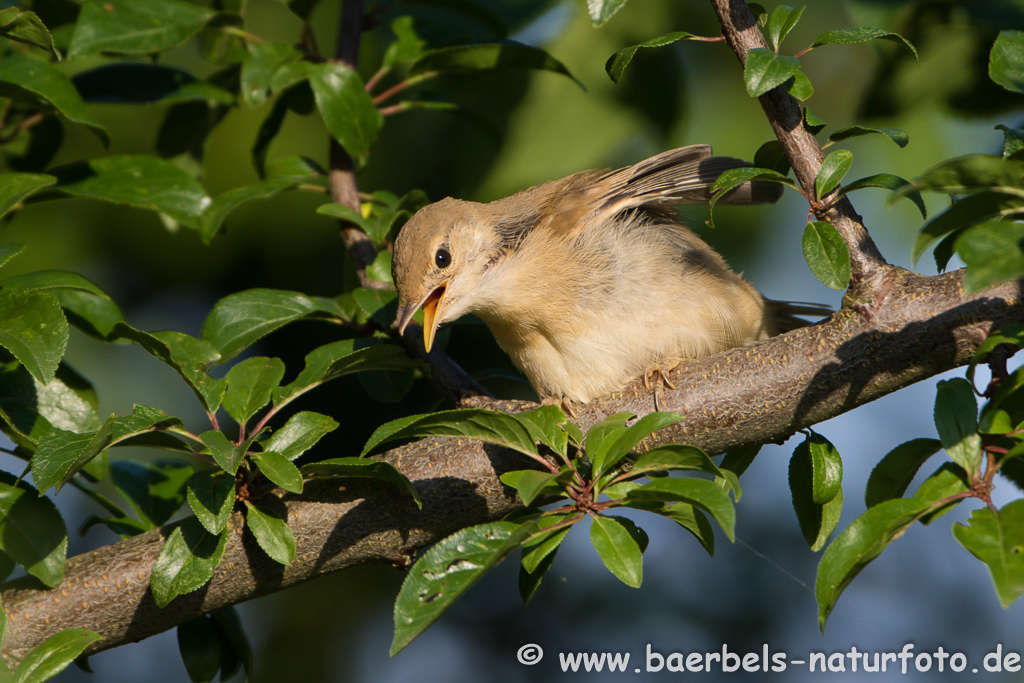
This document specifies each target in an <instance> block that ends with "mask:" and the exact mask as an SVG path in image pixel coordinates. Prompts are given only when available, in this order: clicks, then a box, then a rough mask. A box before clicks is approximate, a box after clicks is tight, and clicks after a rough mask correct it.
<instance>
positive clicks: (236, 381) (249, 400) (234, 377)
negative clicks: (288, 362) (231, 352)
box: [224, 357, 284, 424]
mask: <svg viewBox="0 0 1024 683" xmlns="http://www.w3.org/2000/svg"><path fill="white" fill-rule="evenodd" d="M283 377H284V363H283V362H282V361H281V359H280V358H261V357H256V358H246V359H245V360H243V361H241V362H239V363H237V364H235V365H234V366H233V367H232V368H231V369H230V370H228V374H227V377H226V379H227V380H228V388H227V391H225V392H224V409H225V410H227V411H228V415H230V416H231V417H233V418H234V419H235V421H236V422H238V424H245V423H246V422H248V421H249V418H251V417H252V416H253V415H254V414H255V413H256V412H257V411H258V410H260V409H261V408H263V407H264V406H266V405H267V404H268V403H270V396H271V394H272V393H273V391H274V389H276V388H277V385H278V384H279V383H280V382H281V379H282V378H283Z"/></svg>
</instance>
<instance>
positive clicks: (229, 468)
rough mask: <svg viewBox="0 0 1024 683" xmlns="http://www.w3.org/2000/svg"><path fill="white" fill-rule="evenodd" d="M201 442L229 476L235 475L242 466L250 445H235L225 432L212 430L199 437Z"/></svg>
mask: <svg viewBox="0 0 1024 683" xmlns="http://www.w3.org/2000/svg"><path fill="white" fill-rule="evenodd" d="M199 440H200V441H202V442H203V445H204V446H206V447H207V448H208V449H209V451H210V455H211V456H213V459H214V461H216V463H217V464H218V465H220V467H221V469H223V470H224V471H225V472H227V473H228V474H232V475H233V474H235V472H237V471H238V466H239V465H241V464H242V459H243V458H244V457H245V452H246V448H247V446H248V444H246V443H243V444H238V445H236V444H233V443H231V442H230V441H229V440H228V437H226V436H224V433H223V432H219V431H217V430H216V429H211V430H210V431H208V432H203V433H202V434H200V435H199Z"/></svg>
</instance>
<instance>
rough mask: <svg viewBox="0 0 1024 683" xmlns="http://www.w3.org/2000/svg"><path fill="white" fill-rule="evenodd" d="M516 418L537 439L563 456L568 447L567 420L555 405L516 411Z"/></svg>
mask: <svg viewBox="0 0 1024 683" xmlns="http://www.w3.org/2000/svg"><path fill="white" fill-rule="evenodd" d="M515 417H516V419H517V420H519V422H520V423H522V425H523V426H524V427H526V428H527V429H528V430H529V431H530V434H532V435H533V438H534V439H537V440H538V441H540V442H541V443H543V444H544V445H545V446H547V447H548V448H550V449H551V450H552V451H554V452H555V453H556V454H558V455H561V456H563V457H565V456H566V455H567V453H568V447H569V432H568V431H566V430H567V429H568V421H567V420H566V418H565V413H564V412H562V409H561V408H560V407H559V406H556V405H549V406H541V407H540V408H534V409H533V410H527V411H526V412H522V413H517V414H516V416H515Z"/></svg>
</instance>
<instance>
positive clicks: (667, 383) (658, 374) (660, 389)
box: [644, 363, 678, 412]
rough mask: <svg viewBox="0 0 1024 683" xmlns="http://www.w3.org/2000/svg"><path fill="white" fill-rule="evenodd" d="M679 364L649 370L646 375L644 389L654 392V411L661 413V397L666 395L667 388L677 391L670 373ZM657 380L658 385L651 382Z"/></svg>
mask: <svg viewBox="0 0 1024 683" xmlns="http://www.w3.org/2000/svg"><path fill="white" fill-rule="evenodd" d="M676 365H678V363H674V364H672V365H669V366H658V367H654V368H648V369H647V372H645V373H644V388H646V389H648V390H651V389H653V390H654V410H656V411H659V412H660V411H661V397H662V394H664V393H665V387H668V388H669V389H675V388H676V385H675V384H673V383H672V380H671V379H669V376H668V373H669V372H671V371H672V369H673V368H674V367H676ZM652 377H653V378H655V381H656V382H657V383H656V384H655V383H654V382H652V381H651V378H652Z"/></svg>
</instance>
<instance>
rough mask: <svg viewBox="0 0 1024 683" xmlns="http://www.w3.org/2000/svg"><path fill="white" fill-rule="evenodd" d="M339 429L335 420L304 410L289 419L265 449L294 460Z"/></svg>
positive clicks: (275, 433) (268, 441) (267, 441)
mask: <svg viewBox="0 0 1024 683" xmlns="http://www.w3.org/2000/svg"><path fill="white" fill-rule="evenodd" d="M337 428H338V423H337V422H335V421H334V419H333V418H331V417H328V416H327V415H324V414H322V413H314V412H313V411H310V410H304V411H302V412H300V413H295V414H294V415H292V416H291V417H289V418H288V421H287V422H285V423H284V426H283V427H281V428H280V429H278V430H277V431H276V432H274V433H273V435H272V436H271V437H270V438H269V439H267V440H266V441H265V442H264V443H263V449H264V450H267V451H274V452H276V453H280V454H281V455H282V456H284V457H285V458H287V459H288V460H294V459H295V458H297V457H299V456H300V455H302V454H303V453H305V452H306V451H308V450H309V449H310V448H312V447H313V446H314V445H315V444H316V442H317V441H319V440H320V439H321V438H323V437H324V436H325V435H326V434H329V433H330V432H333V431H334V430H335V429H337Z"/></svg>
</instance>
